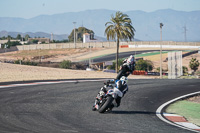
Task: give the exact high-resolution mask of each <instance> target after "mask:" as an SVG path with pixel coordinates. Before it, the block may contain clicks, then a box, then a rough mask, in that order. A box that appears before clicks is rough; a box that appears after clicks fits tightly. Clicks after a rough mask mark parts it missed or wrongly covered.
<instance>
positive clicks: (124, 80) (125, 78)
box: [120, 76, 128, 84]
mask: <svg viewBox="0 0 200 133" xmlns="http://www.w3.org/2000/svg"><path fill="white" fill-rule="evenodd" d="M120 80H121V81H122V84H124V82H125V83H128V78H127V77H125V76H122V77H121V78H120Z"/></svg>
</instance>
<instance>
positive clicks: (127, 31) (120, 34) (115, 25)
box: [105, 11, 135, 72]
mask: <svg viewBox="0 0 200 133" xmlns="http://www.w3.org/2000/svg"><path fill="white" fill-rule="evenodd" d="M105 26H106V29H105V34H106V36H107V40H109V39H111V40H115V41H117V53H116V72H118V54H119V41H120V40H121V41H122V40H125V41H128V39H129V40H130V41H131V39H133V38H134V32H135V29H134V27H133V26H132V22H131V19H130V18H129V16H128V15H127V14H123V13H122V12H120V11H118V12H116V14H115V16H113V15H112V16H111V21H110V22H107V23H106V24H105Z"/></svg>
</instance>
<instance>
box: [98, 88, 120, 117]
mask: <svg viewBox="0 0 200 133" xmlns="http://www.w3.org/2000/svg"><path fill="white" fill-rule="evenodd" d="M118 96H119V97H122V96H123V93H122V92H121V91H120V90H119V89H118V88H116V87H114V88H113V89H109V90H108V91H107V93H104V95H97V99H96V101H95V106H94V108H95V109H96V110H98V112H99V113H104V112H106V111H109V110H110V109H111V105H112V102H113V100H114V99H116V98H117V97H118Z"/></svg>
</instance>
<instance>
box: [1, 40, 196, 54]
mask: <svg viewBox="0 0 200 133" xmlns="http://www.w3.org/2000/svg"><path fill="white" fill-rule="evenodd" d="M161 43H162V46H163V48H164V47H165V46H166V47H169V48H172V47H176V48H177V47H179V48H180V47H181V48H183V47H185V48H188V46H190V47H191V48H192V47H193V48H198V47H200V42H172V41H167V42H160V41H158V42H152V41H148V42H144V41H141V42H120V45H129V46H130V47H131V46H132V48H135V47H147V48H148V47H152V46H153V47H160V44H161ZM89 47H93V48H100V47H116V42H94V43H76V48H89ZM63 48H75V45H74V43H50V44H32V45H21V46H16V47H11V48H10V49H6V50H5V49H0V53H3V52H5V51H6V52H10V51H19V50H37V49H63Z"/></svg>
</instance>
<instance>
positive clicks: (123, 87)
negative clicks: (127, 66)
mask: <svg viewBox="0 0 200 133" xmlns="http://www.w3.org/2000/svg"><path fill="white" fill-rule="evenodd" d="M127 82H128V79H127V77H125V76H122V77H121V78H120V80H115V86H114V87H116V88H117V89H119V90H120V91H121V92H122V95H121V96H117V98H116V99H115V103H114V104H113V103H112V104H111V107H110V109H109V110H112V108H113V107H119V106H120V103H121V98H122V97H123V96H124V95H125V93H126V92H127V91H128V85H127ZM111 83H113V80H112V81H111V80H108V81H107V82H106V83H104V84H105V85H104V87H102V88H101V90H100V92H99V93H98V94H97V97H96V100H95V104H94V106H93V108H92V110H93V111H95V110H96V108H95V105H96V104H97V102H98V99H102V97H103V95H105V93H106V92H107V91H108V90H109V89H113V88H114V87H113V85H112V84H111Z"/></svg>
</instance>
